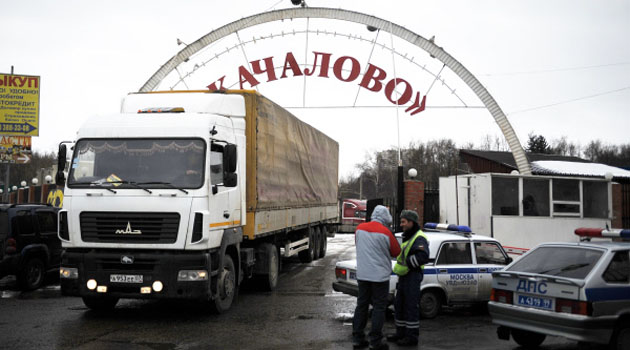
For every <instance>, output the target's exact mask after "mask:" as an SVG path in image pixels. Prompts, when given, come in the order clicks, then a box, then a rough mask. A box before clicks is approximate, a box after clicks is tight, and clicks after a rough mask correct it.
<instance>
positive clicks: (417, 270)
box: [387, 210, 429, 346]
mask: <svg viewBox="0 0 630 350" xmlns="http://www.w3.org/2000/svg"><path fill="white" fill-rule="evenodd" d="M418 220H419V218H418V214H417V213H416V212H415V211H413V210H403V211H402V213H401V214H400V225H401V227H402V229H403V235H402V237H403V244H402V247H401V252H400V255H398V258H397V259H396V265H394V273H395V274H397V275H398V284H397V285H396V302H395V308H396V316H395V323H396V334H393V335H390V336H388V337H387V340H388V341H391V342H396V343H397V344H398V345H400V346H415V345H417V344H418V335H419V331H420V321H419V318H420V307H419V303H420V283H421V282H422V278H423V277H424V274H423V271H422V270H423V269H424V264H426V263H427V262H429V241H428V239H427V236H426V235H425V234H424V233H423V232H422V230H420V225H419V224H418Z"/></svg>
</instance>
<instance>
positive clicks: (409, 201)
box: [404, 180, 424, 225]
mask: <svg viewBox="0 0 630 350" xmlns="http://www.w3.org/2000/svg"><path fill="white" fill-rule="evenodd" d="M404 184H405V209H407V210H414V211H415V212H416V213H418V216H419V217H420V220H419V221H420V225H422V223H423V222H424V182H422V181H417V180H406V181H405V182H404Z"/></svg>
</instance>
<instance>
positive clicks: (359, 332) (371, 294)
mask: <svg viewBox="0 0 630 350" xmlns="http://www.w3.org/2000/svg"><path fill="white" fill-rule="evenodd" d="M358 282H359V296H358V297H357V307H356V309H355V310H354V318H353V320H352V341H353V343H355V344H356V343H360V342H361V341H362V340H364V339H365V333H364V329H365V326H366V325H367V320H368V307H369V306H370V303H371V304H372V329H371V330H370V333H369V341H370V346H377V345H379V344H380V343H381V341H382V339H383V325H384V324H385V309H386V308H387V295H388V294H389V281H385V282H369V281H358Z"/></svg>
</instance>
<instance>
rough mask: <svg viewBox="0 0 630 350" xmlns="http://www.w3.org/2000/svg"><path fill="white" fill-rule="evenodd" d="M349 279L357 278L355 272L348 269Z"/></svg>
mask: <svg viewBox="0 0 630 350" xmlns="http://www.w3.org/2000/svg"><path fill="white" fill-rule="evenodd" d="M350 279H351V280H356V279H357V273H356V272H354V271H350Z"/></svg>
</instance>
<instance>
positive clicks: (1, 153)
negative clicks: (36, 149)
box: [0, 136, 32, 164]
mask: <svg viewBox="0 0 630 350" xmlns="http://www.w3.org/2000/svg"><path fill="white" fill-rule="evenodd" d="M31 155H32V154H31V137H30V136H0V163H15V164H25V163H28V162H30V161H31Z"/></svg>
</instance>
